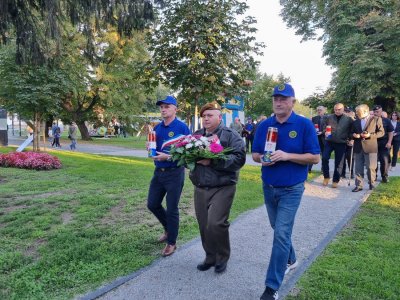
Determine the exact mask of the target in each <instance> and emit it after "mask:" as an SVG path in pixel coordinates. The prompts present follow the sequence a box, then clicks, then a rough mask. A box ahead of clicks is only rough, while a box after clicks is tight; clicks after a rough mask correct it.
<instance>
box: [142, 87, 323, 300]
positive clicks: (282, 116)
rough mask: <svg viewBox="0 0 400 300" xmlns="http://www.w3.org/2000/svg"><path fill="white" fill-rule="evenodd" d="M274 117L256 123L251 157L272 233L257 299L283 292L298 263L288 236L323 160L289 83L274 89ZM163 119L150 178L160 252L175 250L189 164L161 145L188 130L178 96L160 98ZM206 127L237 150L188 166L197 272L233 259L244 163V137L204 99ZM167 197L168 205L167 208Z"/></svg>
mask: <svg viewBox="0 0 400 300" xmlns="http://www.w3.org/2000/svg"><path fill="white" fill-rule="evenodd" d="M272 97H273V111H274V116H273V117H270V118H268V119H266V120H264V121H262V122H260V123H258V124H257V129H256V131H255V135H254V139H253V145H252V158H253V160H254V161H255V162H258V163H261V178H262V182H263V184H262V185H263V193H264V202H265V206H266V209H267V213H268V217H269V221H270V225H271V227H272V228H273V229H274V239H273V245H272V253H271V258H270V262H269V266H268V269H267V273H266V278H265V289H264V292H263V293H262V295H261V298H260V299H277V297H278V290H279V287H280V286H281V284H282V281H283V278H284V276H285V274H287V273H288V272H289V271H290V270H293V269H294V268H295V267H296V266H297V264H298V262H297V259H296V253H295V250H294V246H293V244H292V241H291V235H292V229H293V225H294V220H295V216H296V212H297V209H298V207H299V205H300V202H301V198H302V195H303V192H304V182H305V180H306V179H307V172H308V165H310V164H316V163H318V162H319V160H320V147H319V143H318V138H317V134H316V131H315V128H314V125H313V124H312V122H311V120H308V119H306V118H304V117H302V116H299V115H297V114H296V113H295V112H294V111H293V107H294V104H295V92H294V89H293V87H292V86H291V85H290V84H281V85H278V86H276V87H275V88H274V92H273V94H272ZM157 105H158V106H159V108H160V112H161V116H162V118H163V120H162V122H161V123H159V124H158V125H157V126H155V128H154V130H155V132H156V145H157V148H156V153H157V155H156V156H153V157H152V159H153V160H154V164H155V170H154V175H153V178H152V180H151V183H150V187H149V193H148V200H147V206H148V209H149V210H150V211H151V212H152V213H153V214H154V215H155V216H156V217H157V219H158V220H159V221H160V223H161V224H162V226H163V228H164V232H163V233H162V234H161V236H160V238H159V239H158V241H159V242H163V243H165V246H164V248H163V250H162V255H163V256H169V255H172V254H173V253H174V252H175V250H176V240H177V236H178V229H179V209H178V203H179V198H180V195H181V192H182V188H183V183H184V178H185V175H184V168H183V167H178V165H177V162H176V161H172V160H171V155H170V154H169V149H168V147H166V148H162V145H163V144H165V143H166V141H168V140H170V139H174V138H176V137H177V136H179V135H187V134H189V132H190V131H189V129H188V127H187V126H186V125H185V124H184V123H183V122H181V121H179V120H178V119H177V118H176V111H177V101H176V99H175V98H174V97H172V96H168V97H166V98H165V99H164V100H160V101H158V102H157ZM200 116H201V118H202V124H203V126H204V127H203V128H202V129H200V130H198V131H196V132H195V134H196V135H202V136H204V137H207V138H209V139H215V138H216V137H218V139H219V141H220V143H221V145H222V146H223V147H224V148H230V149H232V150H231V152H230V154H228V157H227V159H226V160H218V159H202V160H199V161H197V163H196V167H195V169H194V170H193V171H190V173H189V178H190V180H191V181H192V183H193V185H194V207H195V213H196V218H197V222H198V226H199V231H200V237H201V242H202V246H203V249H204V258H203V260H202V261H201V262H200V263H199V264H198V265H197V270H198V271H202V272H204V271H207V270H209V269H211V268H214V271H215V272H216V273H222V272H224V271H225V270H226V268H227V265H228V261H229V258H230V240H229V225H230V224H229V221H228V219H229V213H230V209H231V206H232V203H233V200H234V196H235V192H236V184H237V182H238V178H239V171H240V168H241V167H242V166H243V165H244V164H245V161H246V151H245V143H244V142H243V139H242V137H241V135H240V134H239V133H238V132H237V131H236V130H234V129H232V128H228V127H226V126H225V125H224V124H223V122H222V112H221V107H220V106H219V105H218V104H217V103H207V104H206V105H204V106H203V107H202V108H201V110H200ZM270 127H274V130H276V131H277V141H278V142H277V147H276V150H275V151H274V152H273V153H272V155H270V156H269V160H268V161H266V160H265V159H264V149H265V144H266V143H267V132H268V130H269V128H270ZM164 197H165V199H166V208H164V207H163V206H162V202H163V199H164Z"/></svg>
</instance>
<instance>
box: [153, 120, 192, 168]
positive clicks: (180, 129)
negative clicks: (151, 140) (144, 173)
mask: <svg viewBox="0 0 400 300" xmlns="http://www.w3.org/2000/svg"><path fill="white" fill-rule="evenodd" d="M154 131H155V132H156V141H157V148H156V150H157V151H158V152H164V153H169V150H170V148H171V147H170V146H168V147H164V148H162V145H163V144H164V143H165V142H167V141H168V140H170V139H173V138H175V137H177V136H179V135H188V134H190V130H189V128H188V127H187V125H186V124H185V123H183V122H182V121H179V120H178V119H177V118H175V120H173V121H172V122H171V123H170V124H169V125H165V124H164V121H162V122H161V123H159V124H157V125H156V126H155V127H154ZM177 163H178V162H177V161H154V164H155V165H156V167H157V168H175V167H177Z"/></svg>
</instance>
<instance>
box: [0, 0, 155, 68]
mask: <svg viewBox="0 0 400 300" xmlns="http://www.w3.org/2000/svg"><path fill="white" fill-rule="evenodd" d="M160 2H162V1H161V0H156V1H150V0H119V1H114V0H91V1H87V0H61V1H59V0H46V1H42V0H7V1H2V3H4V4H2V5H1V7H0V37H1V42H3V43H6V42H8V40H9V39H10V38H12V37H13V34H15V36H16V40H17V48H15V49H14V50H15V53H16V61H17V63H18V64H21V63H22V64H44V63H45V62H48V61H51V60H52V59H53V58H55V57H57V56H58V51H59V50H60V48H59V47H60V39H61V37H62V35H63V33H64V29H65V24H66V23H72V24H73V25H74V26H77V27H79V28H80V31H81V32H82V33H83V35H84V36H85V40H86V46H87V47H86V52H87V53H88V54H89V56H93V55H94V54H95V53H94V51H95V49H94V48H93V47H92V46H93V45H92V40H93V39H94V37H95V35H96V31H99V30H100V29H105V28H106V27H107V26H108V25H112V26H114V27H116V28H117V30H118V33H119V34H120V35H122V34H124V35H126V36H131V35H132V33H133V32H134V30H137V29H144V28H145V27H146V26H147V25H148V22H149V21H150V20H152V19H153V3H160Z"/></svg>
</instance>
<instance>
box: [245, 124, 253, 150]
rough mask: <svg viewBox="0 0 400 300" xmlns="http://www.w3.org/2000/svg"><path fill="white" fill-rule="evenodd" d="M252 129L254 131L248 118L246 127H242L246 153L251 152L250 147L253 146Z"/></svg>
mask: <svg viewBox="0 0 400 300" xmlns="http://www.w3.org/2000/svg"><path fill="white" fill-rule="evenodd" d="M253 129H254V124H253V120H252V119H251V118H248V119H247V123H246V125H244V128H243V133H242V135H243V136H244V137H245V139H246V152H251V145H252V144H253V137H254V135H253Z"/></svg>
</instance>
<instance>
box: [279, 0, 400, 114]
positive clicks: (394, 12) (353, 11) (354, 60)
mask: <svg viewBox="0 0 400 300" xmlns="http://www.w3.org/2000/svg"><path fill="white" fill-rule="evenodd" d="M281 4H282V5H283V6H284V9H283V11H282V16H283V17H284V19H285V20H286V21H287V24H288V25H289V26H290V27H293V28H295V29H296V30H297V31H296V32H297V34H299V35H302V36H303V38H304V39H309V38H314V37H315V36H316V35H317V34H318V33H321V31H319V30H322V36H321V39H322V40H323V41H324V55H325V56H326V57H327V62H328V63H329V64H330V65H332V66H333V67H334V68H335V69H336V72H335V73H334V78H333V81H332V88H333V89H334V92H335V95H334V98H335V99H336V100H337V101H341V102H343V100H345V101H349V102H350V103H352V104H353V106H354V105H356V104H360V103H365V102H367V103H368V102H375V103H380V104H382V106H383V107H384V109H388V110H393V109H394V108H395V105H396V101H398V99H399V97H400V76H399V72H398V70H399V68H400V52H399V40H400V13H399V12H400V3H399V1H397V0H384V1H381V0H374V1H333V0H330V1H320V0H314V1H306V0H302V1H293V0H281Z"/></svg>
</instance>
